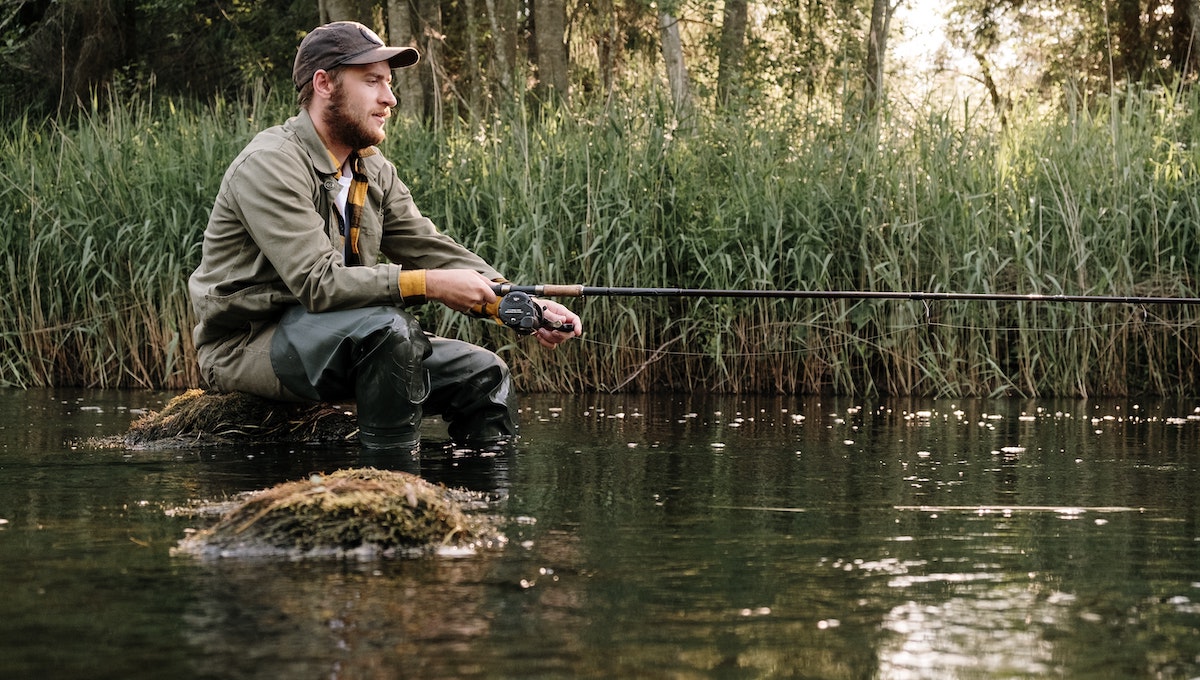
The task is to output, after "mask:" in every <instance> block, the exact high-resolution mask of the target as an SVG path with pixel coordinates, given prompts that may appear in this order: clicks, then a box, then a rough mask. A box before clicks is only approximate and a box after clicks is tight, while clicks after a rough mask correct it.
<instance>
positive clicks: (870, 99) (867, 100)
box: [863, 0, 896, 114]
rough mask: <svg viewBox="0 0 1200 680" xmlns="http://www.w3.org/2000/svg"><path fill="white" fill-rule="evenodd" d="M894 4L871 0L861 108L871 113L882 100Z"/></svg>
mask: <svg viewBox="0 0 1200 680" xmlns="http://www.w3.org/2000/svg"><path fill="white" fill-rule="evenodd" d="M895 11H896V5H893V4H891V3H889V2H888V0H872V2H871V27H870V29H869V30H868V31H867V64H866V68H865V71H866V73H865V76H866V78H865V86H864V88H863V108H864V109H865V110H866V111H867V112H868V113H871V114H873V113H874V112H875V111H877V110H878V109H879V105H880V103H882V101H883V73H884V62H885V58H886V56H887V39H888V30H889V29H890V28H891V23H892V15H893V14H894V13H895Z"/></svg>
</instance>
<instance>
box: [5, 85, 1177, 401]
mask: <svg viewBox="0 0 1200 680" xmlns="http://www.w3.org/2000/svg"><path fill="white" fill-rule="evenodd" d="M1197 96H1200V95H1196V94H1195V93H1189V94H1187V95H1183V96H1182V97H1176V96H1174V95H1170V94H1164V93H1161V92H1156V93H1151V92H1146V93H1139V94H1134V95H1127V96H1124V97H1123V98H1122V99H1121V100H1120V101H1118V102H1115V103H1110V102H1101V103H1095V102H1087V103H1079V102H1075V103H1072V104H1071V105H1068V106H1064V107H1063V112H1061V113H1055V114H1032V113H1030V114H1027V115H1025V116H1024V117H1020V116H1017V117H1015V118H1014V120H1013V121H1012V123H1011V125H1010V127H1009V130H1008V131H1007V132H1005V133H996V132H993V131H989V130H987V129H985V128H984V126H981V125H976V124H975V123H973V122H968V123H965V124H964V123H962V122H961V121H958V120H956V119H955V118H954V117H952V116H945V115H943V116H937V115H931V116H928V117H925V118H920V119H917V120H905V121H900V120H894V121H893V120H885V121H884V122H883V125H882V126H881V127H880V128H879V129H877V130H872V131H870V132H865V131H858V130H856V129H850V128H845V127H844V125H843V124H842V123H841V122H837V123H830V122H827V121H825V120H823V119H819V118H818V117H816V116H815V115H813V116H810V115H809V114H807V113H803V112H802V113H796V112H782V113H776V114H773V115H771V116H762V115H758V114H746V115H743V116H739V117H737V118H736V119H730V118H721V119H719V120H718V119H715V118H714V119H711V120H708V121H705V122H702V123H700V124H699V125H698V126H696V128H695V130H694V131H693V132H690V133H688V134H687V135H684V134H682V133H679V132H676V131H674V130H673V128H672V125H671V124H670V123H669V120H668V116H667V115H666V114H665V113H664V112H663V109H662V108H661V107H659V106H657V105H656V104H655V103H654V100H653V98H650V97H646V98H644V99H639V100H637V101H632V102H630V103H628V104H610V106H609V108H607V109H604V110H595V111H591V110H589V111H584V112H576V113H574V114H571V115H561V116H549V117H545V116H547V114H544V113H543V116H544V117H543V118H540V119H537V120H533V119H531V118H527V117H525V116H524V115H522V114H519V113H518V114H514V115H511V116H508V117H505V118H502V119H500V120H497V121H495V122H493V123H492V124H491V125H490V126H487V127H485V128H482V129H467V128H466V127H465V126H464V127H463V128H461V129H456V130H452V131H449V132H442V133H429V132H426V131H423V130H421V129H420V128H418V127H416V126H406V125H405V124H404V123H401V122H399V121H397V122H395V123H394V124H393V127H392V131H391V135H390V138H389V140H388V141H387V142H386V143H385V144H386V149H385V150H386V152H387V153H388V155H389V156H390V157H391V158H392V159H393V160H394V161H395V162H396V164H397V166H398V167H399V168H400V174H401V176H402V177H403V178H405V179H406V180H407V181H408V182H409V183H410V185H411V186H412V188H413V191H414V194H415V195H416V196H417V198H418V203H419V205H421V206H422V208H423V210H424V211H425V212H426V213H427V214H429V215H430V216H431V217H433V218H434V219H435V221H437V222H438V223H439V224H441V225H442V226H443V227H444V228H445V229H446V230H447V231H448V232H450V233H451V234H453V235H454V236H455V237H456V238H458V239H459V240H460V241H462V242H463V243H465V244H467V245H468V246H470V247H472V248H474V249H476V250H478V251H479V252H480V253H481V254H483V255H484V256H485V257H487V258H488V259H489V260H491V261H492V262H493V263H495V264H496V266H497V267H498V268H499V269H500V270H501V271H503V272H505V273H506V274H507V275H508V276H509V277H510V278H512V279H513V280H514V281H517V282H520V283H535V282H553V283H586V284H591V285H617V286H621V285H636V286H678V287H698V288H778V289H831V290H841V289H850V290H866V289H875V290H929V291H955V292H979V293H986V292H1018V293H1032V292H1040V293H1048V294H1049V293H1074V294H1093V295H1108V294H1111V295H1147V294H1155V295H1178V296H1195V295H1197V284H1196V281H1197V276H1196V266H1197V265H1196V262H1197V261H1198V260H1200V230H1198V229H1197V225H1200V198H1198V197H1200V191H1198V190H1197V189H1198V188H1200V179H1198V177H1200V175H1198V174H1197V171H1196V166H1197V154H1198V152H1197V150H1196V147H1195V145H1194V140H1195V139H1197V138H1198V137H1200V125H1198V123H1200V114H1197V113H1196V111H1198V110H1200V106H1197V104H1200V102H1197V101H1195V100H1196V98H1197ZM1085 104H1086V105H1085ZM288 106H290V104H284V103H280V104H278V105H275V104H272V105H270V106H265V107H264V106H263V105H261V104H236V105H229V104H219V105H215V106H211V107H206V108H203V109H197V108H194V107H193V108H188V109H177V108H169V107H167V106H166V105H157V104H156V105H154V106H151V105H149V104H145V103H142V102H134V103H131V104H129V105H128V106H126V107H125V108H122V109H118V110H115V111H112V112H108V113H103V114H95V115H92V116H88V117H84V118H83V119H81V121H80V122H79V123H78V124H72V125H70V126H67V125H65V124H64V125H62V126H57V125H36V124H34V123H32V122H29V121H18V122H15V123H12V124H10V133H9V134H6V135H5V137H4V141H2V142H0V143H2V144H3V145H4V153H3V155H2V156H0V172H2V173H3V175H2V177H0V181H2V182H3V184H2V185H0V207H2V208H3V210H4V214H7V215H9V216H10V223H9V228H8V229H6V230H4V235H3V236H0V238H3V239H4V241H5V250H6V252H7V253H8V254H9V258H8V261H9V262H10V263H11V265H10V266H9V267H8V269H7V271H6V272H5V274H6V276H5V278H6V279H7V282H8V284H9V287H10V290H13V291H14V292H17V291H19V292H20V293H19V294H14V295H11V296H7V297H6V298H5V299H4V300H3V302H0V306H2V308H3V315H2V317H0V323H2V324H3V328H0V343H2V344H3V349H4V352H3V353H2V354H0V357H2V358H0V381H4V382H7V383H10V384H42V383H50V382H57V383H81V384H88V385H131V386H137V385H146V386H148V385H164V386H170V387H178V386H183V385H190V384H194V383H195V381H196V375H195V369H194V368H193V363H194V361H193V356H194V355H193V349H192V347H191V343H190V338H189V336H188V334H187V331H188V329H189V328H190V325H191V321H190V310H189V309H188V306H187V301H186V295H185V289H184V286H185V280H186V275H187V273H188V272H190V270H191V269H192V267H193V266H194V264H195V262H196V260H197V258H198V256H199V238H200V233H201V231H202V229H203V224H204V221H205V216H206V214H207V210H208V208H209V206H210V203H211V200H212V196H213V195H214V193H215V191H216V185H217V182H218V181H219V178H220V175H221V173H222V172H223V170H224V167H225V164H226V163H227V162H228V161H229V159H231V158H232V157H233V155H234V154H236V153H237V151H238V149H239V148H240V147H241V145H242V144H243V143H244V141H245V140H246V139H247V138H248V136H249V135H250V134H252V133H253V131H254V129H255V128H257V127H258V126H260V125H262V124H266V123H269V122H271V120H268V118H271V119H275V120H278V119H282V118H283V117H284V116H285V115H286V114H287V110H288ZM264 111H266V112H267V113H266V114H264V113H263V112H264ZM30 187H33V188H30ZM568 303H569V304H570V306H573V307H575V308H577V309H578V310H579V311H580V312H581V313H582V315H583V316H584V322H585V329H586V330H587V341H585V342H582V343H571V344H569V345H568V346H565V347H563V348H561V349H560V350H559V351H558V352H555V353H546V352H540V351H537V350H534V349H532V348H530V349H528V350H526V349H525V347H524V345H522V348H521V349H519V350H517V349H515V348H514V347H513V346H512V344H511V343H513V342H514V338H513V337H512V336H511V335H508V334H507V332H506V331H504V330H503V329H500V328H492V327H490V326H488V325H485V324H480V323H479V322H478V321H475V320H472V319H467V318H465V317H459V316H456V315H451V314H445V313H441V312H438V311H437V310H435V309H432V308H429V309H426V310H424V313H425V315H426V320H427V323H428V325H429V326H430V327H431V328H434V329H436V330H439V331H440V332H443V333H455V334H458V335H460V336H462V337H465V338H466V339H470V340H477V341H480V342H486V343H488V344H491V345H493V346H497V347H501V348H502V351H503V353H504V354H505V356H506V357H507V358H508V359H509V360H510V362H511V363H513V364H514V365H515V368H516V374H517V375H518V379H519V381H520V383H521V386H522V387H523V388H524V389H527V390H576V391H578V390H589V389H618V388H619V389H623V390H650V389H665V388H673V389H686V390H710V391H769V392H815V391H835V392H846V393H884V392H886V393H906V394H935V395H989V394H1017V393H1019V394H1025V395H1035V394H1037V395H1048V394H1062V395H1098V394H1122V393H1128V392H1142V391H1153V392H1163V393H1176V392H1184V393H1187V392H1194V391H1195V390H1194V388H1193V385H1194V384H1195V382H1196V380H1195V378H1196V375H1197V371H1198V370H1200V358H1198V357H1197V356H1196V347H1198V346H1200V342H1198V340H1200V338H1198V337H1197V335H1198V334H1197V330H1196V328H1195V326H1196V314H1197V312H1196V311H1195V310H1194V309H1193V308H1191V307H1182V306H1176V307H1155V308H1148V309H1133V308H1130V307H1127V306H1122V305H1071V304H1061V303H1057V304H1051V303H997V302H987V303H984V302H938V303H930V304H929V305H925V304H923V303H920V302H898V301H865V302H851V301H842V300H810V301H778V300H754V301H749V300H673V299H615V298H608V299H604V298H597V299H589V300H575V301H568ZM525 344H530V343H525Z"/></svg>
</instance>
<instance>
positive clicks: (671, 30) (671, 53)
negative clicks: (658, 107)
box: [658, 11, 692, 120]
mask: <svg viewBox="0 0 1200 680" xmlns="http://www.w3.org/2000/svg"><path fill="white" fill-rule="evenodd" d="M658 28H659V32H660V33H661V39H662V54H663V63H664V64H665V65H666V67H667V84H668V85H669V86H670V88H671V102H672V103H673V104H674V106H675V116H676V117H677V118H678V119H680V120H687V119H689V118H690V117H691V112H692V93H691V83H690V82H689V80H688V70H687V62H686V61H685V60H684V58H683V41H682V40H681V39H680V37H679V20H678V19H676V18H675V17H673V16H671V14H669V13H667V12H666V11H660V12H659V13H658Z"/></svg>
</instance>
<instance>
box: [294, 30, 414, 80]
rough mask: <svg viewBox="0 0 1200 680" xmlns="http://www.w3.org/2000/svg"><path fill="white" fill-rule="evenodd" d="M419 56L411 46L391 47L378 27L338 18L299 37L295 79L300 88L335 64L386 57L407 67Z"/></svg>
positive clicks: (369, 60) (393, 62)
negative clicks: (376, 30) (377, 31)
mask: <svg viewBox="0 0 1200 680" xmlns="http://www.w3.org/2000/svg"><path fill="white" fill-rule="evenodd" d="M420 58H421V55H420V54H418V53H417V51H416V50H415V49H413V48H411V47H388V46H387V45H385V44H384V43H383V40H382V39H381V38H380V37H379V36H378V35H376V34H375V31H372V30H371V29H369V28H367V27H366V26H363V25H362V24H360V23H358V22H357V21H335V22H333V23H329V24H325V25H324V26H318V27H317V28H314V29H313V30H312V31H311V32H310V33H309V34H308V35H306V36H304V40H302V41H300V49H298V50H297V51H296V63H295V64H294V65H293V66H292V82H294V83H295V84H296V89H297V90H299V89H301V88H302V87H304V86H305V85H306V84H307V83H310V82H312V79H313V75H314V74H316V72H317V71H321V70H325V71H328V70H329V69H331V68H334V67H335V66H342V65H345V64H374V63H375V62H377V61H386V62H387V63H388V65H389V66H391V67H392V68H405V67H407V66H412V65H413V64H415V63H417V60H419V59H420Z"/></svg>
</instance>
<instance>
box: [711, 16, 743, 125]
mask: <svg viewBox="0 0 1200 680" xmlns="http://www.w3.org/2000/svg"><path fill="white" fill-rule="evenodd" d="M746 13H747V10H746V0H725V12H724V16H723V18H722V21H721V53H720V55H719V59H720V65H719V66H718V72H717V99H718V100H719V101H720V102H721V105H725V104H728V103H729V100H730V98H731V97H732V96H733V95H734V94H735V93H736V92H737V91H738V90H739V89H740V88H741V82H742V67H743V64H744V62H745V59H746Z"/></svg>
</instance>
